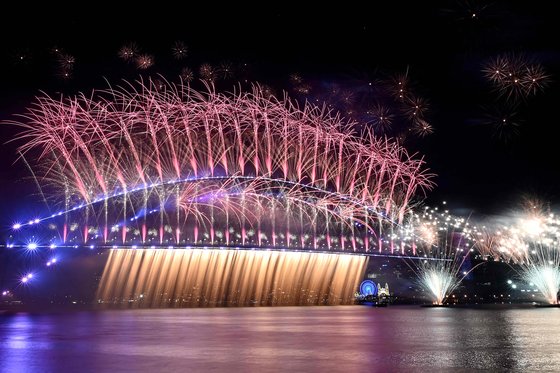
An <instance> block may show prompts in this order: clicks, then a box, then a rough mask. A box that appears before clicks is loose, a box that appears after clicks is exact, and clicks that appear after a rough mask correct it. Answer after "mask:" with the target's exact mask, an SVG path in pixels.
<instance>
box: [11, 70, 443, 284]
mask: <svg viewBox="0 0 560 373" xmlns="http://www.w3.org/2000/svg"><path fill="white" fill-rule="evenodd" d="M137 83H138V84H131V83H125V84H124V85H123V86H119V87H117V88H112V87H111V88H109V89H107V90H101V91H97V92H94V93H92V94H91V96H89V97H86V96H85V95H84V94H81V95H78V96H76V97H66V98H64V97H61V98H60V99H55V98H52V97H49V96H47V95H42V96H40V97H38V98H37V100H36V102H35V104H34V105H33V106H31V107H30V108H29V110H28V112H27V113H26V114H24V115H22V116H21V120H18V121H12V122H10V123H11V124H14V125H16V126H18V127H20V128H21V130H22V131H21V132H20V134H19V135H18V137H17V138H16V139H15V141H20V142H22V145H20V147H19V151H20V154H21V157H22V158H23V159H24V160H25V161H26V162H29V164H31V165H34V166H32V167H31V169H32V170H33V175H34V177H35V178H36V181H37V184H38V185H40V186H41V193H42V194H43V195H45V196H47V199H46V202H47V203H48V205H49V206H57V207H58V208H59V209H60V211H59V212H57V213H54V214H52V215H50V216H48V217H45V218H34V219H33V220H30V221H28V222H26V223H18V224H17V225H16V227H17V228H30V227H39V226H45V225H46V226H47V227H48V229H50V230H52V235H51V242H54V241H58V242H57V243H58V244H63V245H88V246H89V245H94V244H95V245H98V246H104V247H105V246H106V247H118V248H123V247H137V246H138V247H142V248H147V247H169V246H173V247H191V248H192V247H219V248H222V249H223V248H226V249H227V248H253V249H254V248H269V249H270V248H272V249H276V248H281V249H284V250H286V249H287V250H290V251H291V250H293V251H306V250H307V251H312V252H313V251H315V252H332V253H355V254H373V253H383V252H389V251H390V253H391V254H395V253H399V254H401V255H403V254H407V255H408V254H410V255H416V254H417V253H416V246H415V244H414V240H413V241H412V244H411V245H409V246H407V245H405V244H404V243H402V244H400V247H395V246H394V245H393V240H391V239H387V237H388V236H390V235H391V234H392V233H387V231H391V232H392V230H393V229H394V227H395V226H396V225H398V224H400V223H402V222H403V220H404V219H405V217H406V216H407V214H409V213H410V211H411V210H410V209H411V207H412V206H413V205H414V203H415V202H416V201H417V200H416V198H417V195H418V194H419V193H422V192H425V191H426V190H429V189H430V188H431V187H432V186H433V183H432V181H431V176H432V175H431V174H429V173H428V172H427V171H426V170H425V169H424V162H423V161H422V160H421V159H415V158H414V156H411V155H409V154H408V153H407V152H406V150H405V149H404V148H402V147H401V146H399V145H398V144H397V143H394V142H392V141H390V140H387V139H380V138H377V137H375V136H374V134H373V133H372V132H369V131H366V132H364V133H361V134H357V133H355V132H354V129H353V128H354V127H355V124H354V123H351V122H345V121H344V120H343V119H342V118H341V117H340V116H338V115H336V114H333V113H331V112H329V111H328V110H327V109H326V108H320V107H317V106H312V105H305V106H304V107H303V108H300V107H298V106H297V105H296V104H295V103H294V102H292V101H290V100H289V99H288V98H287V97H284V98H283V99H281V100H279V99H275V98H274V97H265V96H264V94H263V92H262V91H261V90H260V89H259V87H258V86H255V87H254V89H253V90H252V92H249V93H247V92H245V93H243V92H233V93H231V94H223V93H217V92H216V91H215V90H214V89H213V88H212V87H207V88H208V89H207V90H206V91H205V92H201V91H196V90H194V89H191V88H190V87H189V86H185V85H174V84H166V85H165V86H161V85H156V84H155V83H154V82H152V81H151V80H148V81H147V82H144V81H140V82H137ZM30 160H31V161H30ZM60 197H63V198H60ZM51 200H52V201H51ZM26 230H27V229H26ZM402 242H404V241H402ZM111 255H113V254H111ZM115 255H117V254H115ZM123 255H125V254H123ZM126 255H129V254H126ZM131 255H132V254H131ZM121 259H122V258H121ZM119 260H120V259H119ZM219 260H221V259H219ZM110 261H111V260H110ZM133 261H134V260H133ZM121 264H122V263H121ZM108 266H109V267H110V266H111V265H109V264H108ZM357 267H359V268H361V269H363V268H364V263H362V264H361V265H358V266H357ZM361 269H360V270H361ZM138 271H139V270H137V271H136V272H138ZM358 280H359V279H358ZM356 281H357V280H356ZM113 282H114V281H113ZM352 291H353V289H351V290H350V293H352Z"/></svg>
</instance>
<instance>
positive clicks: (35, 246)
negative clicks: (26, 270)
mask: <svg viewBox="0 0 560 373" xmlns="http://www.w3.org/2000/svg"><path fill="white" fill-rule="evenodd" d="M36 248H37V244H36V243H35V242H30V243H28V244H27V249H28V250H35V249H36Z"/></svg>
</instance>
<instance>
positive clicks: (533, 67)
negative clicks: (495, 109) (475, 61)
mask: <svg viewBox="0 0 560 373" xmlns="http://www.w3.org/2000/svg"><path fill="white" fill-rule="evenodd" d="M482 72H483V74H484V76H485V77H486V79H487V80H488V81H489V82H490V83H491V84H492V87H493V88H494V90H495V91H496V92H498V94H499V95H500V96H501V97H504V98H505V99H506V100H509V99H512V100H514V101H517V100H519V99H527V98H529V97H531V96H533V95H535V94H537V93H538V92H540V91H542V90H543V89H544V88H545V87H546V86H547V85H548V83H549V78H550V77H549V75H548V74H547V73H546V71H545V70H544V68H543V67H542V66H541V65H540V64H539V63H537V62H534V61H531V60H530V59H528V58H527V57H525V56H522V55H516V54H507V55H500V56H497V57H495V58H494V59H492V60H490V61H489V62H488V63H487V64H486V65H484V66H483V68H482Z"/></svg>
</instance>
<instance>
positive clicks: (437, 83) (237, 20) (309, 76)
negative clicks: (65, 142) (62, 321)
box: [0, 1, 560, 227]
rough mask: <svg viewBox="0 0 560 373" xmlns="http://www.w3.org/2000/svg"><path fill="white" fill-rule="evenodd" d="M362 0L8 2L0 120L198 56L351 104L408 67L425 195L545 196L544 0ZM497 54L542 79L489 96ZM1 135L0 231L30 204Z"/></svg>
mask: <svg viewBox="0 0 560 373" xmlns="http://www.w3.org/2000/svg"><path fill="white" fill-rule="evenodd" d="M367 3H368V4H367V5H364V4H365V2H342V3H340V2H339V3H337V6H336V7H329V6H328V5H321V7H317V8H310V7H305V8H304V7H303V6H302V3H297V4H296V5H293V4H292V5H290V4H288V3H285V2H277V3H262V4H261V5H259V7H253V6H242V5H240V4H237V3H235V4H230V5H227V6H226V7H223V6H221V5H220V6H219V5H217V4H209V5H208V6H206V7H202V6H197V7H193V6H192V5H187V3H185V5H184V6H176V5H170V4H165V3H163V2H154V3H152V4H151V5H150V7H149V8H143V7H141V6H140V5H135V6H134V7H129V8H127V9H124V10H118V9H116V8H114V7H107V6H101V5H96V4H93V3H92V4H91V8H90V9H84V8H83V6H80V7H79V8H78V6H77V5H76V9H73V8H71V7H70V8H62V6H61V7H60V8H52V7H50V8H44V9H37V8H34V10H30V9H28V8H29V5H20V6H19V7H20V9H14V10H13V11H12V12H8V13H4V14H3V19H2V21H1V22H0V38H2V47H1V50H0V53H2V57H1V58H0V63H1V64H2V65H1V68H0V120H7V119H14V116H13V115H14V114H18V113H22V112H23V111H24V110H25V108H26V107H27V106H28V105H29V104H30V103H31V102H32V101H33V97H34V96H35V95H38V94H39V93H40V92H41V91H45V92H47V93H49V94H51V95H56V94H58V93H64V94H75V93H77V92H78V91H84V92H90V91H91V90H92V89H99V88H106V87H107V86H106V83H105V80H104V79H108V80H109V81H110V82H111V83H118V82H121V79H127V80H134V79H137V78H138V77H139V76H140V74H142V75H144V76H148V75H152V76H153V75H155V74H158V73H159V74H162V75H164V76H165V77H166V78H168V79H169V80H177V79H176V78H177V76H178V74H179V72H180V71H181V69H182V68H183V67H189V68H190V69H191V70H192V71H194V72H195V74H196V73H197V72H198V69H199V67H200V65H201V64H204V63H208V64H210V65H212V66H219V65H221V64H224V63H226V62H227V63H230V64H231V66H233V67H234V70H235V73H234V76H233V77H230V78H229V80H228V81H229V82H233V81H234V80H235V79H245V78H247V79H250V80H251V81H258V82H262V83H264V84H267V85H269V86H271V87H272V88H274V89H276V90H277V91H282V90H286V91H288V92H289V93H293V94H294V97H295V98H297V99H299V100H303V99H311V100H315V99H321V98H323V97H325V94H326V92H327V91H329V89H331V88H332V87H333V86H336V87H338V88H340V89H341V92H353V93H354V96H355V97H357V98H356V101H354V102H353V103H352V107H351V109H352V110H353V112H354V113H356V112H359V111H360V110H362V111H365V110H367V109H368V108H370V107H371V105H373V102H375V101H376V97H375V94H376V92H368V93H367V94H363V90H364V87H367V84H368V82H374V84H381V83H383V82H387V81H388V80H390V77H394V76H396V75H399V74H400V75H402V74H405V73H407V76H408V78H409V80H410V82H411V84H413V87H414V92H415V94H416V95H417V96H418V97H422V98H423V99H425V100H427V101H428V102H429V105H430V106H429V111H428V114H426V119H427V120H428V121H429V123H430V124H431V126H432V127H433V129H434V132H433V134H430V135H428V136H425V137H419V136H416V137H414V136H411V137H410V138H409V139H407V140H406V141H405V146H406V147H407V148H409V149H410V151H411V152H418V153H419V154H421V155H424V157H425V160H426V162H427V166H428V167H429V168H430V169H431V170H432V171H433V172H434V173H436V174H437V177H436V179H435V181H436V183H437V187H436V188H435V189H434V191H433V192H431V193H430V194H429V195H428V200H427V202H428V203H434V204H435V203H439V201H441V200H442V199H445V200H447V201H448V203H449V204H450V206H452V207H454V208H457V209H463V210H461V211H474V212H475V213H480V214H486V213H488V214H489V213H496V212H500V211H501V210H506V209H509V208H511V206H512V205H513V204H515V203H517V202H518V200H519V198H520V197H521V196H522V195H526V194H529V195H534V196H538V197H540V198H542V199H545V200H547V201H550V202H551V203H553V204H555V203H556V202H557V201H558V200H559V199H560V184H559V181H560V176H559V173H558V164H559V160H560V156H559V155H558V148H559V146H558V137H557V136H556V133H557V132H558V131H557V130H556V128H557V127H558V126H559V123H558V118H559V116H558V114H557V110H558V104H559V103H560V100H559V98H560V86H559V79H558V77H559V76H560V48H559V45H558V43H559V40H558V20H557V13H556V12H555V11H554V2H547V1H514V2H512V1H496V2H471V1H436V2H429V5H425V4H424V3H425V2H418V1H410V2H405V1H387V2H367ZM473 14H474V16H473ZM176 41H182V42H183V43H184V45H185V46H186V47H187V48H188V53H187V55H186V57H185V58H183V59H181V60H178V59H176V58H174V56H173V55H172V46H173V45H174V43H175V42H176ZM130 42H135V43H136V44H137V45H138V46H139V47H140V48H141V50H142V51H143V52H145V53H148V54H150V55H152V56H153V58H154V61H155V64H154V65H153V66H152V67H151V68H149V69H147V70H139V69H137V68H136V67H135V65H134V64H133V63H127V62H125V61H123V60H122V59H120V58H119V56H118V52H119V50H120V48H121V47H122V46H123V45H126V44H128V43H130ZM54 48H58V49H59V50H60V51H63V53H65V54H68V55H71V56H73V57H74V59H75V62H74V63H73V64H72V68H71V75H72V76H71V77H70V78H69V79H64V78H62V77H61V76H60V63H59V62H58V59H59V56H60V53H61V52H59V54H56V52H54ZM499 56H510V57H511V56H517V58H519V59H521V60H523V61H525V62H526V63H527V64H528V65H529V66H539V68H541V69H542V70H543V71H545V72H546V73H547V74H548V75H549V78H548V82H549V84H548V86H547V87H545V88H544V89H543V90H541V91H539V92H537V93H536V94H534V95H530V97H526V98H522V99H519V100H514V99H513V98H507V97H504V96H500V95H499V94H498V93H497V92H496V91H495V90H493V89H492V85H491V84H490V82H489V81H488V80H487V79H485V77H484V75H483V73H482V68H483V67H484V66H486V65H487V64H488V63H489V61H492V60H493V59H496V58H497V57H499ZM293 74H298V76H300V77H301V78H302V80H303V82H304V84H306V85H307V86H308V88H310V90H309V93H308V94H299V93H298V92H297V87H296V84H295V83H294V82H293V78H292V79H291V78H290V77H291V76H293ZM220 84H222V85H223V86H226V83H220ZM232 85H233V83H232V84H230V85H229V86H227V88H229V87H230V86H232ZM364 100H366V102H364ZM368 105H369V106H368ZM347 109H348V107H345V108H344V110H347ZM496 113H499V115H498V114H496ZM504 115H505V116H507V117H508V120H510V119H511V120H513V121H514V123H515V124H517V126H515V127H513V128H514V129H516V131H517V132H516V133H514V131H510V130H508V131H506V132H504V133H501V132H496V128H497V127H496V126H495V125H494V124H493V123H492V118H494V119H495V117H496V118H498V117H500V116H504ZM14 134H15V129H14V128H12V127H10V126H6V125H3V126H0V140H1V141H2V143H3V146H2V147H1V148H0V159H1V164H0V203H1V204H2V206H3V209H4V211H5V213H3V214H2V216H1V217H0V218H1V219H2V222H0V224H1V225H2V226H6V227H7V226H9V225H10V224H11V223H12V220H13V217H12V214H13V213H14V212H15V211H16V210H17V209H19V208H20V206H24V207H25V208H26V209H30V208H31V209H32V207H29V206H28V205H29V202H28V201H25V198H26V197H28V196H29V195H30V194H32V193H35V192H36V188H35V186H34V185H33V183H30V182H29V181H28V180H26V181H24V179H25V178H26V177H28V176H29V172H28V170H27V169H26V168H25V166H24V165H23V164H22V163H16V164H15V165H14V164H13V162H14V160H15V157H16V148H15V145H14V144H11V143H8V144H4V142H5V141H8V140H10V139H11V138H12V137H13V136H14ZM36 209H39V210H40V206H38V207H36Z"/></svg>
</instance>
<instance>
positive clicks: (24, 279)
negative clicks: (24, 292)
mask: <svg viewBox="0 0 560 373" xmlns="http://www.w3.org/2000/svg"><path fill="white" fill-rule="evenodd" d="M27 280H29V279H28V278H27V277H23V278H22V279H21V282H23V283H24V284H25V283H26V282H27Z"/></svg>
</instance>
